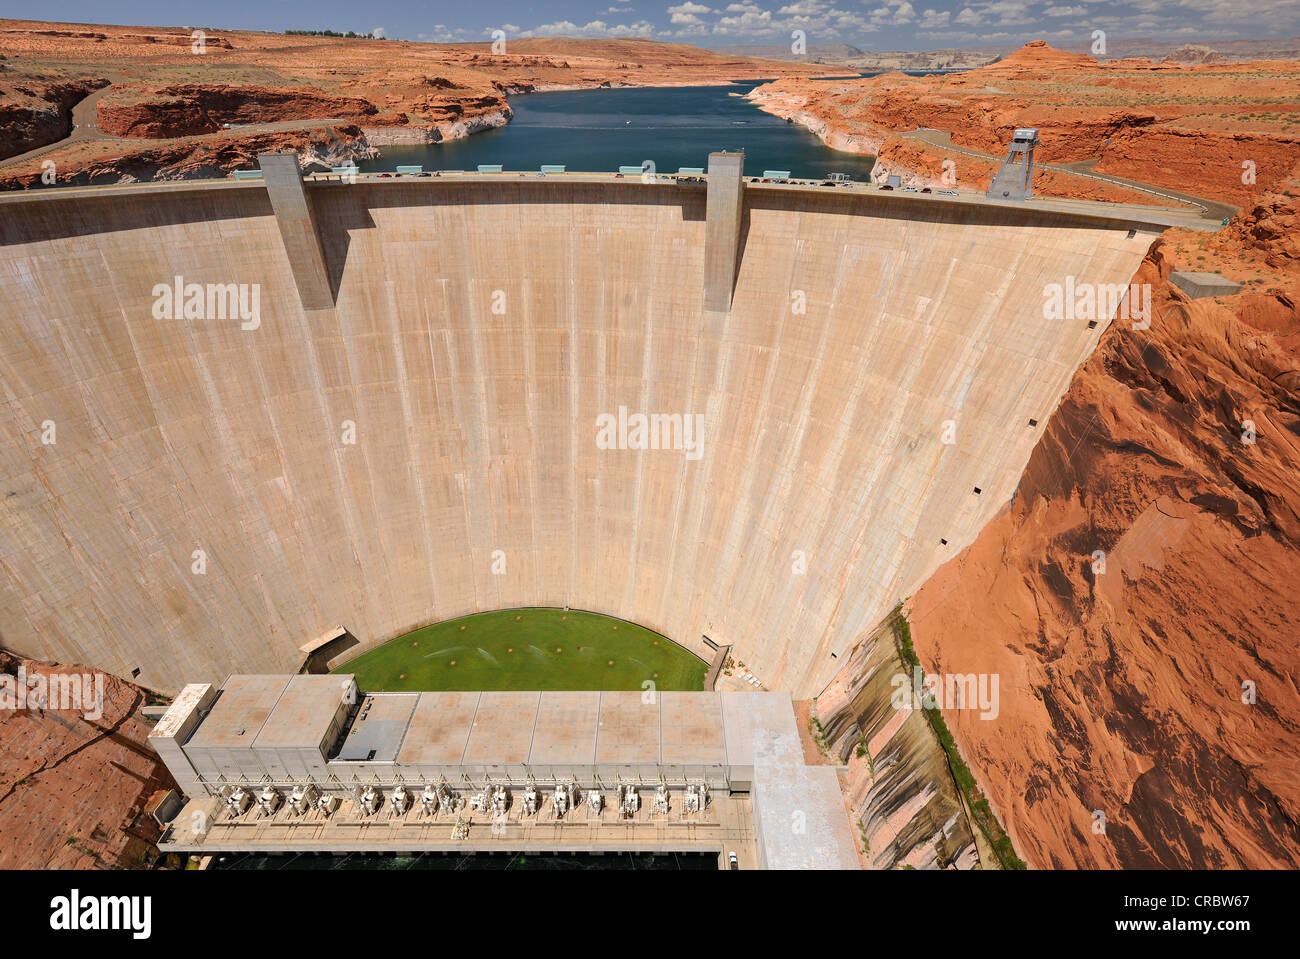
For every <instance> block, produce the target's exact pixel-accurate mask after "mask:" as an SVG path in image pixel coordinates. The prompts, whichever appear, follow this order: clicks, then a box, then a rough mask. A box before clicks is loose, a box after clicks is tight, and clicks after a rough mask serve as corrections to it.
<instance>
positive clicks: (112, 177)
mask: <svg viewBox="0 0 1300 959" xmlns="http://www.w3.org/2000/svg"><path fill="white" fill-rule="evenodd" d="M276 150H293V151H294V152H295V153H297V154H298V155H299V158H300V161H301V162H302V163H303V167H304V169H306V170H309V171H320V170H328V169H330V168H331V167H335V166H342V165H344V164H346V163H348V162H351V161H355V160H362V159H368V158H370V157H372V156H374V155H375V150H374V148H373V147H371V146H370V144H369V142H368V141H367V139H366V136H365V134H364V133H363V132H362V131H361V128H360V127H356V126H351V125H340V126H325V127H315V128H312V129H309V130H283V131H267V132H262V133H253V134H248V133H242V134H241V133H238V132H236V131H227V132H224V133H219V134H212V135H210V136H203V137H186V138H181V139H172V140H159V141H154V142H152V143H141V144H139V145H137V144H136V143H132V142H127V141H121V140H116V141H114V140H104V141H98V142H89V143H81V144H78V145H77V146H76V147H74V148H72V149H70V150H68V151H65V152H62V153H60V154H59V164H58V168H57V180H58V182H59V183H60V184H65V185H86V184H104V183H135V182H142V181H146V180H193V179H202V178H213V177H223V176H225V175H226V174H227V173H229V172H230V171H231V170H249V169H253V168H255V167H256V166H257V155H258V154H259V153H265V152H271V151H276ZM41 162H42V158H34V159H31V160H28V161H26V162H21V163H16V164H14V165H12V166H9V167H4V168H0V190H21V189H28V188H32V187H40V186H42V180H41V175H42V168H41Z"/></svg>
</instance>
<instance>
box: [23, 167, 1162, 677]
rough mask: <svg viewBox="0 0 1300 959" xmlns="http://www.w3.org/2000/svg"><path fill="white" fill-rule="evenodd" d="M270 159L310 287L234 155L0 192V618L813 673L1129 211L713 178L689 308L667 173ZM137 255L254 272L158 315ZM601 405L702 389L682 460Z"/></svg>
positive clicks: (121, 636)
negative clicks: (541, 647)
mask: <svg viewBox="0 0 1300 959" xmlns="http://www.w3.org/2000/svg"><path fill="white" fill-rule="evenodd" d="M307 192H308V195H309V196H310V198H311V205H312V207H313V208H314V218H315V224H316V226H315V228H316V229H317V230H318V231H319V236H320V241H321V245H322V247H323V251H324V259H325V263H326V267H327V270H328V272H329V274H330V282H331V284H332V286H333V288H334V291H335V305H334V306H333V307H332V308H326V309H319V310H311V311H304V310H303V308H302V306H301V303H300V299H299V294H298V290H297V288H296V287H295V284H294V280H293V274H292V271H291V269H290V264H289V262H288V260H287V258H286V254H285V245H284V243H283V242H282V239H281V234H280V231H279V229H278V228H277V221H276V218H275V216H274V214H273V211H272V208H271V205H270V202H269V201H268V199H267V194H266V190H265V188H264V187H263V186H261V185H260V184H257V183H242V184H229V185H226V184H211V185H206V186H204V187H200V186H191V187H189V188H186V189H165V188H147V189H145V188H140V189H134V190H132V191H130V193H129V199H127V198H124V197H123V196H118V195H97V194H96V192H95V191H93V190H90V191H86V190H83V191H67V192H66V195H59V194H57V193H55V192H54V191H51V192H50V195H45V196H43V195H40V194H37V195H34V196H29V197H15V198H7V199H5V200H3V201H0V203H3V206H0V214H2V216H0V286H2V287H3V296H0V329H2V330H3V331H4V336H3V338H0V381H2V383H3V393H0V528H2V529H3V535H2V536H0V644H2V645H4V646H5V647H7V648H10V649H13V650H17V651H21V652H22V653H24V654H27V655H32V656H38V657H41V658H47V659H54V660H60V661H66V662H79V663H88V664H92V665H94V666H97V667H100V668H103V669H106V670H110V671H112V672H115V673H119V674H122V675H127V676H130V675H132V673H133V672H134V671H135V670H139V673H138V676H137V680H138V681H139V682H141V683H144V684H147V685H150V686H153V687H156V688H160V689H164V690H168V691H173V692H174V691H175V690H177V689H179V688H180V687H181V686H182V685H183V684H184V683H187V682H195V681H200V680H204V681H219V680H220V679H221V678H223V677H224V676H226V675H227V674H229V673H231V672H247V673H252V672H268V673H269V672H286V671H288V672H291V671H293V670H296V669H297V667H298V666H299V664H300V662H301V660H302V658H303V654H302V653H301V652H300V650H299V646H300V645H302V644H303V643H304V642H305V641H307V640H310V639H311V638H312V637H314V636H317V635H319V634H321V633H322V632H323V631H325V630H328V629H330V628H332V627H334V626H336V625H340V624H341V625H343V626H344V627H346V628H347V629H348V630H349V631H350V632H351V633H352V634H353V635H354V636H355V637H356V638H357V639H359V640H360V641H361V648H369V647H371V646H373V645H376V644H378V643H379V642H382V641H384V640H387V639H390V638H392V637H394V636H396V635H399V634H401V633H403V632H405V631H408V630H411V629H413V628H416V627H418V626H421V625H424V624H428V623H431V622H435V621H439V620H444V619H449V618H453V617H457V616H463V615H466V614H469V613H473V612H478V611H483V610H491V609H499V608H504V607H516V606H521V607H522V606H529V607H532V606H571V607H575V608H580V609H588V610H593V611H596V612H600V613H604V614H607V615H611V616H616V617H619V618H622V619H626V620H631V621H634V622H637V623H640V624H642V625H644V626H646V627H648V628H650V629H653V630H656V631H658V632H660V633H663V634H664V635H667V636H669V637H671V638H673V639H675V640H677V641H678V642H680V643H682V644H683V645H685V646H686V647H687V648H689V649H692V650H694V651H697V652H699V653H700V654H701V655H703V656H704V657H705V658H706V659H707V658H709V657H710V656H711V650H710V649H709V648H708V647H707V646H706V645H705V643H704V641H703V639H702V637H703V636H705V635H707V636H708V637H709V638H710V639H711V640H713V641H714V642H716V643H719V644H722V645H726V644H731V645H733V647H734V648H733V655H735V656H736V657H737V658H738V659H739V660H741V661H743V662H744V663H745V664H746V666H747V667H748V668H749V669H750V670H752V672H753V673H754V674H755V675H757V676H758V677H759V678H760V679H761V680H762V681H763V682H764V683H765V684H766V685H767V686H768V687H769V688H774V689H789V690H791V691H792V692H793V693H794V694H795V695H796V696H809V695H813V694H816V693H817V692H818V691H819V690H820V689H821V687H822V686H824V685H825V683H826V682H827V681H828V680H829V679H830V677H831V676H832V675H833V674H834V673H835V672H836V671H837V669H838V666H841V665H843V664H844V662H845V661H846V658H847V656H848V655H849V653H850V652H851V650H852V649H853V647H854V644H855V642H856V641H857V640H858V639H859V638H860V637H861V636H862V635H863V634H864V633H865V632H867V631H868V630H870V629H871V628H872V627H874V626H875V625H876V624H877V623H878V622H879V621H880V620H881V619H882V617H883V616H884V615H885V614H886V613H887V612H888V610H889V609H890V608H891V607H892V606H893V605H894V604H895V603H896V602H897V601H898V600H899V599H900V598H901V597H903V596H905V595H906V594H908V592H909V591H911V590H912V589H914V588H915V587H916V586H918V585H919V584H920V583H921V582H922V581H923V580H924V579H925V578H926V576H927V575H928V574H929V573H930V572H932V571H933V570H934V569H935V568H936V567H937V566H938V565H939V564H940V563H942V562H943V561H945V560H946V559H948V558H950V557H952V556H953V555H955V554H956V552H957V551H958V550H960V549H961V548H962V547H963V546H965V545H966V544H967V543H969V542H970V541H971V540H972V539H973V538H974V537H975V535H976V533H977V532H978V531H979V529H980V528H981V527H982V526H983V524H984V523H985V522H986V521H987V520H988V519H989V518H990V517H991V516H992V515H993V514H994V513H995V512H996V511H997V510H998V509H999V508H1000V507H1001V506H1002V505H1004V504H1005V503H1006V502H1007V500H1008V498H1009V497H1010V496H1011V495H1012V493H1013V491H1014V489H1015V487H1016V483H1017V481H1018V478H1019V476H1020V473H1021V471H1022V469H1023V467H1024V464H1025V462H1026V460H1027V458H1028V456H1029V452H1030V450H1031V448H1032V446H1033V444H1034V443H1035V441H1036V439H1037V437H1038V435H1039V434H1038V431H1037V430H1036V429H1035V428H1033V427H1031V426H1030V425H1029V423H1030V420H1031V419H1032V420H1036V421H1037V422H1038V423H1039V424H1043V423H1045V422H1046V420H1047V418H1048V416H1049V414H1050V413H1051V411H1052V410H1053V409H1054V407H1055V405H1056V404H1057V402H1058V400H1059V398H1060V396H1061V394H1062V393H1063V391H1064V390H1065V388H1066V386H1067V384H1068V381H1069V378H1070V376H1071V374H1072V373H1073V371H1074V370H1075V368H1076V367H1077V366H1078V364H1079V363H1080V362H1081V361H1082V359H1083V358H1084V357H1086V356H1087V355H1088V353H1089V352H1090V351H1091V350H1092V349H1093V347H1094V346H1095V344H1096V340H1097V337H1098V336H1100V334H1101V332H1102V329H1103V328H1104V326H1105V323H1104V321H1103V322H1102V323H1099V324H1098V325H1097V328H1096V329H1092V330H1090V329H1089V328H1088V325H1087V323H1086V322H1085V321H1084V320H1045V319H1044V318H1043V309H1042V304H1043V290H1044V287H1045V286H1046V285H1047V284H1057V283H1064V282H1065V281H1066V278H1067V277H1073V278H1074V280H1075V282H1076V283H1094V284H1127V283H1128V282H1129V279H1130V278H1131V276H1132V275H1133V272H1134V270H1135V269H1136V267H1137V265H1138V263H1139V261H1140V260H1141V258H1142V256H1143V254H1144V253H1145V251H1146V249H1147V247H1148V246H1149V245H1150V241H1151V234H1150V233H1146V234H1144V233H1142V232H1141V231H1138V232H1137V234H1136V235H1135V236H1130V235H1129V230H1128V229H1127V224H1124V225H1120V224H1118V223H1116V222H1109V223H1108V222H1103V221H1099V220H1091V219H1085V218H1082V217H1072V216H1069V215H1066V214H1048V213H1044V212H1043V211H1042V210H1037V211H1030V210H1025V211H1015V210H1008V209H1006V208H1000V207H995V206H989V207H980V206H977V205H974V204H957V203H942V202H929V203H920V202H919V201H908V200H905V199H904V198H901V197H889V198H885V197H875V196H849V195H839V194H837V193H834V192H832V191H826V192H825V193H817V192H813V191H808V190H803V191H799V190H794V189H790V190H760V189H753V188H751V189H747V190H746V191H745V196H744V207H743V219H742V224H741V240H740V252H739V262H738V267H737V272H736V276H735V288H734V295H733V298H732V302H731V309H730V311H729V312H723V311H706V310H705V309H704V295H703V282H702V276H703V272H704V261H705V232H706V222H705V217H706V200H705V193H704V191H703V190H702V189H695V190H691V189H686V188H680V187H674V186H671V185H658V184H656V185H644V184H640V183H637V182H624V181H608V182H604V183H599V182H566V181H564V180H553V181H547V182H542V181H525V180H519V181H517V182H512V181H509V180H498V181H497V182H493V183H485V182H475V181H473V180H469V179H467V180H465V181H462V182H456V181H455V180H441V181H438V180H434V181H415V182H411V181H383V182H364V181H363V182H361V183H357V184H353V185H344V184H309V185H308V191H307ZM176 277H181V278H183V282H184V283H186V284H189V283H198V284H222V285H224V284H232V283H234V284H248V285H249V288H250V289H254V288H255V289H256V290H257V291H258V297H259V300H258V303H259V309H260V312H259V316H258V322H257V325H256V326H255V328H244V327H253V324H252V322H244V323H241V320H240V318H239V317H232V318H227V319H214V318H202V319H199V318H191V319H185V318H183V317H182V316H181V314H180V312H179V311H178V312H177V314H176V315H177V316H178V318H175V319H168V318H165V317H164V318H158V317H157V315H156V314H157V313H158V310H157V309H156V303H157V299H158V294H157V293H156V292H155V287H156V286H157V285H159V284H164V285H172V284H173V283H174V280H175V278H176ZM620 408H623V409H624V415H625V416H627V417H630V416H632V415H633V414H637V413H642V414H664V415H670V416H674V415H675V416H679V417H681V418H682V421H683V422H684V421H685V420H686V418H687V417H694V416H696V415H697V414H698V415H702V418H703V420H702V422H703V429H702V433H701V434H700V435H699V436H698V437H697V439H699V441H700V446H699V449H698V451H697V452H698V457H697V456H695V455H694V454H692V453H690V451H688V450H685V449H681V448H670V449H626V448H623V449H620V448H612V449H610V448H602V446H608V445H610V444H608V443H601V442H600V437H599V435H598V423H599V422H600V418H601V417H613V418H615V419H618V418H619V416H620ZM692 422H695V421H694V420H692ZM51 426H52V427H53V433H51V429H50V427H51ZM619 435H620V436H621V433H619ZM51 438H53V441H51ZM615 445H618V444H615ZM624 445H635V442H634V441H631V442H630V443H628V444H624ZM665 445H669V446H672V445H674V444H673V443H666V444H665ZM677 445H680V444H677ZM977 487H978V488H979V493H978V494H977V493H975V492H974V490H975V489H976V488H977ZM944 540H946V544H945V543H944V542H942V541H944ZM837 660H838V663H837Z"/></svg>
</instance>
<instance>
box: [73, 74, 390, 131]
mask: <svg viewBox="0 0 1300 959" xmlns="http://www.w3.org/2000/svg"><path fill="white" fill-rule="evenodd" d="M378 112H379V111H378V109H377V108H376V107H375V105H374V104H373V103H371V102H370V101H369V100H367V99H365V98H364V97H341V96H329V95H327V94H324V93H321V92H320V91H315V90H292V89H290V90H285V89H271V88H268V87H256V86H248V87H233V86H226V85H216V86H208V85H204V84H197V83H188V84H178V85H175V86H168V87H158V88H154V89H140V88H135V87H125V88H122V89H121V90H120V91H119V88H118V87H114V88H113V92H112V93H111V94H110V95H109V96H108V97H106V98H105V99H104V100H101V101H100V102H99V109H98V117H99V128H100V129H101V130H102V131H103V132H104V133H106V134H108V135H109V136H115V137H144V138H151V139H160V138H164V137H184V136H196V135H199V134H204V133H216V132H217V131H219V130H221V129H222V128H223V127H224V126H226V125H230V124H240V125H243V124H251V123H275V122H278V121H282V120H297V121H301V120H306V119H318V120H353V121H363V120H364V121H366V122H369V123H374V122H376V119H375V115H376V114H377V113H378Z"/></svg>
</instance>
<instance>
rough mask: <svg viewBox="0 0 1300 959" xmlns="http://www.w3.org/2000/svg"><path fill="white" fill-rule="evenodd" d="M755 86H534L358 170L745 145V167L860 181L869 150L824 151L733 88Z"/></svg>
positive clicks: (669, 154)
mask: <svg viewBox="0 0 1300 959" xmlns="http://www.w3.org/2000/svg"><path fill="white" fill-rule="evenodd" d="M753 86H754V85H753V84H748V83H746V84H736V85H733V86H723V87H670V88H649V89H647V88H628V89H613V90H609V89H605V90H572V91H564V92H557V93H531V94H525V95H520V96H513V97H511V98H510V107H511V109H512V110H513V111H514V119H513V120H511V121H510V122H509V123H508V124H506V125H505V126H503V127H499V128H497V129H495V130H488V131H485V132H483V133H475V134H473V135H472V136H469V137H465V138H464V139H461V140H454V141H452V142H449V143H439V144H432V145H430V146H418V147H395V146H391V147H380V150H381V151H382V153H383V156H381V157H380V158H379V159H377V160H371V161H367V162H364V163H362V164H360V167H361V170H362V171H363V172H372V171H390V172H391V171H392V170H393V169H394V168H395V167H396V166H397V165H398V164H414V163H419V164H422V165H423V166H424V168H425V169H426V170H474V169H475V168H476V167H477V166H478V165H479V164H480V163H500V164H502V165H503V166H504V167H505V169H507V170H536V169H538V168H539V167H540V166H541V165H542V164H543V163H563V164H565V165H566V166H567V167H568V169H569V170H571V171H581V172H605V173H609V172H615V171H617V170H618V168H619V167H620V166H639V165H640V164H641V163H642V162H643V161H645V160H651V161H653V162H654V164H655V170H656V171H657V172H659V173H676V172H677V170H678V168H679V167H705V166H707V165H708V155H709V153H711V152H713V151H715V150H744V151H745V174H746V175H747V176H761V175H762V173H763V171H764V170H789V171H790V173H791V174H792V175H793V176H796V177H807V178H812V177H822V176H825V175H826V174H827V173H847V174H849V175H850V176H851V177H853V179H855V180H863V179H866V177H867V174H868V173H870V171H871V165H872V163H873V162H874V158H873V157H868V156H856V155H854V154H851V153H841V152H838V151H835V150H830V149H828V148H827V147H825V146H823V145H822V142H821V141H820V140H818V139H817V137H815V136H813V135H812V134H811V133H809V132H808V131H807V130H805V129H804V128H803V127H801V126H798V125H796V124H793V123H787V122H786V121H785V120H782V119H780V118H779V117H774V116H772V115H770V114H767V113H764V112H762V111H761V110H759V109H758V108H757V107H755V106H753V105H752V104H751V103H750V102H749V101H747V100H745V99H743V98H742V96H737V95H736V94H742V95H743V94H745V93H748V92H749V91H750V90H751V89H753Z"/></svg>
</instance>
